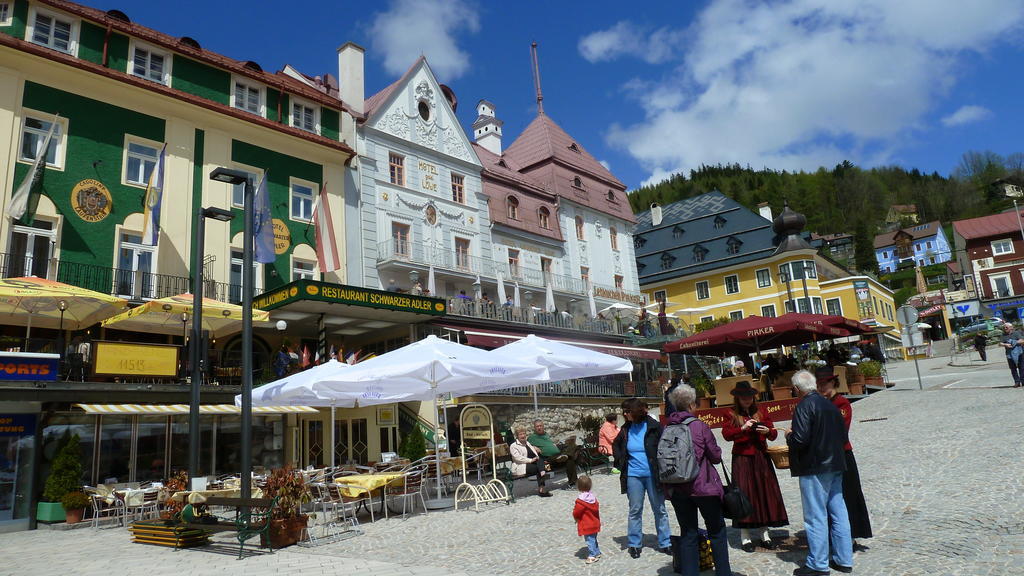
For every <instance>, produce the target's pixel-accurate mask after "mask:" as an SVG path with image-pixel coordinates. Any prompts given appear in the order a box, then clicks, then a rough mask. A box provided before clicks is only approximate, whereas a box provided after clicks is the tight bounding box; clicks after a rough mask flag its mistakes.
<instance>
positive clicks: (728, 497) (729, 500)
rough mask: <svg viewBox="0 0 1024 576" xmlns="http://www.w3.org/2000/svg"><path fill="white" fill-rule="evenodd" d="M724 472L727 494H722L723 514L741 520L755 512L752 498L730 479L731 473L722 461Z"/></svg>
mask: <svg viewBox="0 0 1024 576" xmlns="http://www.w3.org/2000/svg"><path fill="white" fill-rule="evenodd" d="M722 474H724V475H725V486H724V490H725V494H723V495H722V516H725V517H726V518H729V519H731V520H740V519H742V518H746V517H747V516H750V515H751V514H753V513H754V505H753V504H751V503H750V498H747V495H746V494H744V493H743V490H740V487H739V486H736V485H735V484H733V483H732V482H730V481H729V473H728V472H726V470H725V463H722Z"/></svg>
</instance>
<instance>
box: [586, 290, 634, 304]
mask: <svg viewBox="0 0 1024 576" xmlns="http://www.w3.org/2000/svg"><path fill="white" fill-rule="evenodd" d="M594 296H597V297H598V298H610V299H612V300H618V301H620V302H629V303H630V304H636V305H637V306H639V305H640V304H641V303H642V302H643V301H642V300H641V299H640V295H639V294H630V293H628V292H626V291H624V290H611V289H608V288H600V287H598V286H594Z"/></svg>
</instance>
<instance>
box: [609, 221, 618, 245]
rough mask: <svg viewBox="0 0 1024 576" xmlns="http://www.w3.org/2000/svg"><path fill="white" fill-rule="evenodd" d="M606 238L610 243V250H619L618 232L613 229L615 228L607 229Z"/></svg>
mask: <svg viewBox="0 0 1024 576" xmlns="http://www.w3.org/2000/svg"><path fill="white" fill-rule="evenodd" d="M608 238H610V239H611V241H612V250H618V249H619V231H618V230H616V229H615V226H612V227H610V228H608Z"/></svg>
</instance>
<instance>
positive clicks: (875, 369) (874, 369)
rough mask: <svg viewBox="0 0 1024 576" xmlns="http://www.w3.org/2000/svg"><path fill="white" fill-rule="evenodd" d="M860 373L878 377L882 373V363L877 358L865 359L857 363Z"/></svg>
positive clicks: (869, 376) (868, 376)
mask: <svg viewBox="0 0 1024 576" xmlns="http://www.w3.org/2000/svg"><path fill="white" fill-rule="evenodd" d="M857 367H858V368H860V373H861V374H863V375H864V376H865V377H866V378H877V377H879V376H881V375H882V364H881V363H879V362H876V361H875V360H865V361H864V362H861V363H860V364H858V365H857Z"/></svg>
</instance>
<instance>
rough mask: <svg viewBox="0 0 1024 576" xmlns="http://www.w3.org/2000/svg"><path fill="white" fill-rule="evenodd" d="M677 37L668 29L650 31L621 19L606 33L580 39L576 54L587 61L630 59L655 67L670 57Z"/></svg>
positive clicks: (679, 35)
mask: <svg viewBox="0 0 1024 576" xmlns="http://www.w3.org/2000/svg"><path fill="white" fill-rule="evenodd" d="M681 36H682V35H681V33H679V32H677V31H675V30H672V29H670V28H659V29H657V30H654V31H650V30H649V29H647V28H644V27H642V26H638V25H636V24H633V23H632V22H629V21H628V20H623V21H621V22H618V23H616V24H615V25H614V26H612V27H611V28H608V29H607V30H598V31H597V32H592V33H590V34H588V35H586V36H584V37H583V38H581V39H580V43H579V51H580V55H582V56H583V57H584V58H586V59H587V60H588V61H590V62H602V61H607V60H615V59H616V58H619V57H622V56H632V57H634V58H640V59H641V60H644V61H645V62H648V63H650V64H657V63H659V62H665V61H667V60H669V59H670V58H671V57H672V55H673V52H674V51H675V49H676V47H677V45H678V44H679V41H680V39H681Z"/></svg>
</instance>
